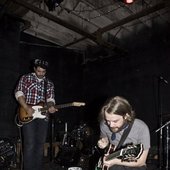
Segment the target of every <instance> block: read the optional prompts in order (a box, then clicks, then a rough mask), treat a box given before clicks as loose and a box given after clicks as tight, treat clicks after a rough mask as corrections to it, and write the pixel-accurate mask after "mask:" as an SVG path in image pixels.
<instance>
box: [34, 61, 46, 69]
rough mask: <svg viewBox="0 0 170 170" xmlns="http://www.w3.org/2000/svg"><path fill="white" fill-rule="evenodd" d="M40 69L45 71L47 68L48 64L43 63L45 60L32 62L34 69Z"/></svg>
mask: <svg viewBox="0 0 170 170" xmlns="http://www.w3.org/2000/svg"><path fill="white" fill-rule="evenodd" d="M38 66H40V67H42V68H44V69H47V68H48V62H47V61H45V60H41V59H35V60H34V67H38Z"/></svg>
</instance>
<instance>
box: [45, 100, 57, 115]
mask: <svg viewBox="0 0 170 170" xmlns="http://www.w3.org/2000/svg"><path fill="white" fill-rule="evenodd" d="M47 106H48V112H49V113H55V112H56V111H58V109H57V108H55V105H54V103H53V102H48V103H47Z"/></svg>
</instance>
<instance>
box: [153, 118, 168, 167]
mask: <svg viewBox="0 0 170 170" xmlns="http://www.w3.org/2000/svg"><path fill="white" fill-rule="evenodd" d="M169 124H170V121H168V122H166V123H165V124H164V125H162V126H161V127H160V128H159V129H157V130H156V131H155V132H159V131H162V129H163V128H164V127H166V167H165V169H166V170H169V139H170V137H169V126H168V125H169Z"/></svg>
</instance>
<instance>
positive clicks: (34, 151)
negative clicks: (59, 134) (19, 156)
mask: <svg viewBox="0 0 170 170" xmlns="http://www.w3.org/2000/svg"><path fill="white" fill-rule="evenodd" d="M47 130H48V121H45V120H44V119H35V120H33V121H32V122H30V123H27V124H25V125H23V127H22V129H21V132H22V148H23V165H22V167H23V170H42V161H43V151H44V143H45V142H46V136H47Z"/></svg>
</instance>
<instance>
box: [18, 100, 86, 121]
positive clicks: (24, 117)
mask: <svg viewBox="0 0 170 170" xmlns="http://www.w3.org/2000/svg"><path fill="white" fill-rule="evenodd" d="M72 106H75V107H80V106H85V103H83V102H72V103H66V104H60V105H55V106H54V107H55V108H56V109H62V108H66V107H72ZM32 108H33V109H34V113H33V114H32V116H28V113H27V112H26V111H25V109H24V108H23V107H19V109H18V114H17V117H18V121H19V123H21V124H26V123H29V122H31V121H33V120H34V119H45V118H46V117H47V113H48V107H47V106H45V107H44V106H43V104H40V105H35V106H32Z"/></svg>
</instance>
